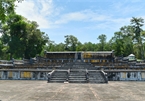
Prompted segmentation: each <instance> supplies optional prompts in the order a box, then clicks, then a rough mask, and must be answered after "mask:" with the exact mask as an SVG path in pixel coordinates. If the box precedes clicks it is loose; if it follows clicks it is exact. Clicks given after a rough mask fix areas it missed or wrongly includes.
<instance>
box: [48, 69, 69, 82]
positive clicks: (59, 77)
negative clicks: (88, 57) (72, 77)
mask: <svg viewBox="0 0 145 101" xmlns="http://www.w3.org/2000/svg"><path fill="white" fill-rule="evenodd" d="M67 79H68V73H67V71H55V72H54V73H53V74H52V75H51V78H50V80H49V82H57V83H64V82H66V81H67Z"/></svg>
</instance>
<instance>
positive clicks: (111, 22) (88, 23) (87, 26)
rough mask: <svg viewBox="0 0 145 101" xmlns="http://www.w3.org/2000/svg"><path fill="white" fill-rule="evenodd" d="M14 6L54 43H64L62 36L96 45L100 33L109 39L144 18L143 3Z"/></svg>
mask: <svg viewBox="0 0 145 101" xmlns="http://www.w3.org/2000/svg"><path fill="white" fill-rule="evenodd" d="M16 4H17V7H16V12H17V13H18V14H21V15H22V16H24V17H26V18H27V19H28V20H31V21H37V23H38V24H39V28H40V29H41V31H44V32H45V33H46V34H48V36H49V38H50V40H52V41H55V43H60V42H64V40H65V38H64V36H65V35H74V36H75V37H77V38H78V40H79V41H80V42H82V43H84V42H92V43H97V42H98V40H97V37H98V36H99V35H101V34H106V36H107V40H109V39H111V37H113V35H114V32H116V31H119V28H120V27H122V26H124V25H129V24H130V19H131V18H132V17H142V18H143V19H145V13H144V12H145V2H144V0H24V1H23V2H22V3H16Z"/></svg>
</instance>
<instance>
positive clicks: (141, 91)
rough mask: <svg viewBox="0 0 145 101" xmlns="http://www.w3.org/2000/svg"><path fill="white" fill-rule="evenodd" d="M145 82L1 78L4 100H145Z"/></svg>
mask: <svg viewBox="0 0 145 101" xmlns="http://www.w3.org/2000/svg"><path fill="white" fill-rule="evenodd" d="M144 95H145V82H139V81H116V82H114V81H112V82H108V84H90V83H85V84H80V83H46V81H40V80H39V81H33V80H0V100H1V101H144V99H145V96H144Z"/></svg>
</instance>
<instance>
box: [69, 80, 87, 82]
mask: <svg viewBox="0 0 145 101" xmlns="http://www.w3.org/2000/svg"><path fill="white" fill-rule="evenodd" d="M69 83H87V80H69Z"/></svg>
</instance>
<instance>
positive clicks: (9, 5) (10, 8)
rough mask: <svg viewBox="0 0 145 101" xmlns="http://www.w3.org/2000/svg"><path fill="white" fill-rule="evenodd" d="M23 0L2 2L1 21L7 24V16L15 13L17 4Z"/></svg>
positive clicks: (0, 3) (3, 0) (1, 0)
mask: <svg viewBox="0 0 145 101" xmlns="http://www.w3.org/2000/svg"><path fill="white" fill-rule="evenodd" d="M16 1H18V2H21V1H23V0H0V21H2V22H5V20H6V16H8V15H9V14H11V13H14V8H15V6H16V5H15V2H16Z"/></svg>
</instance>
